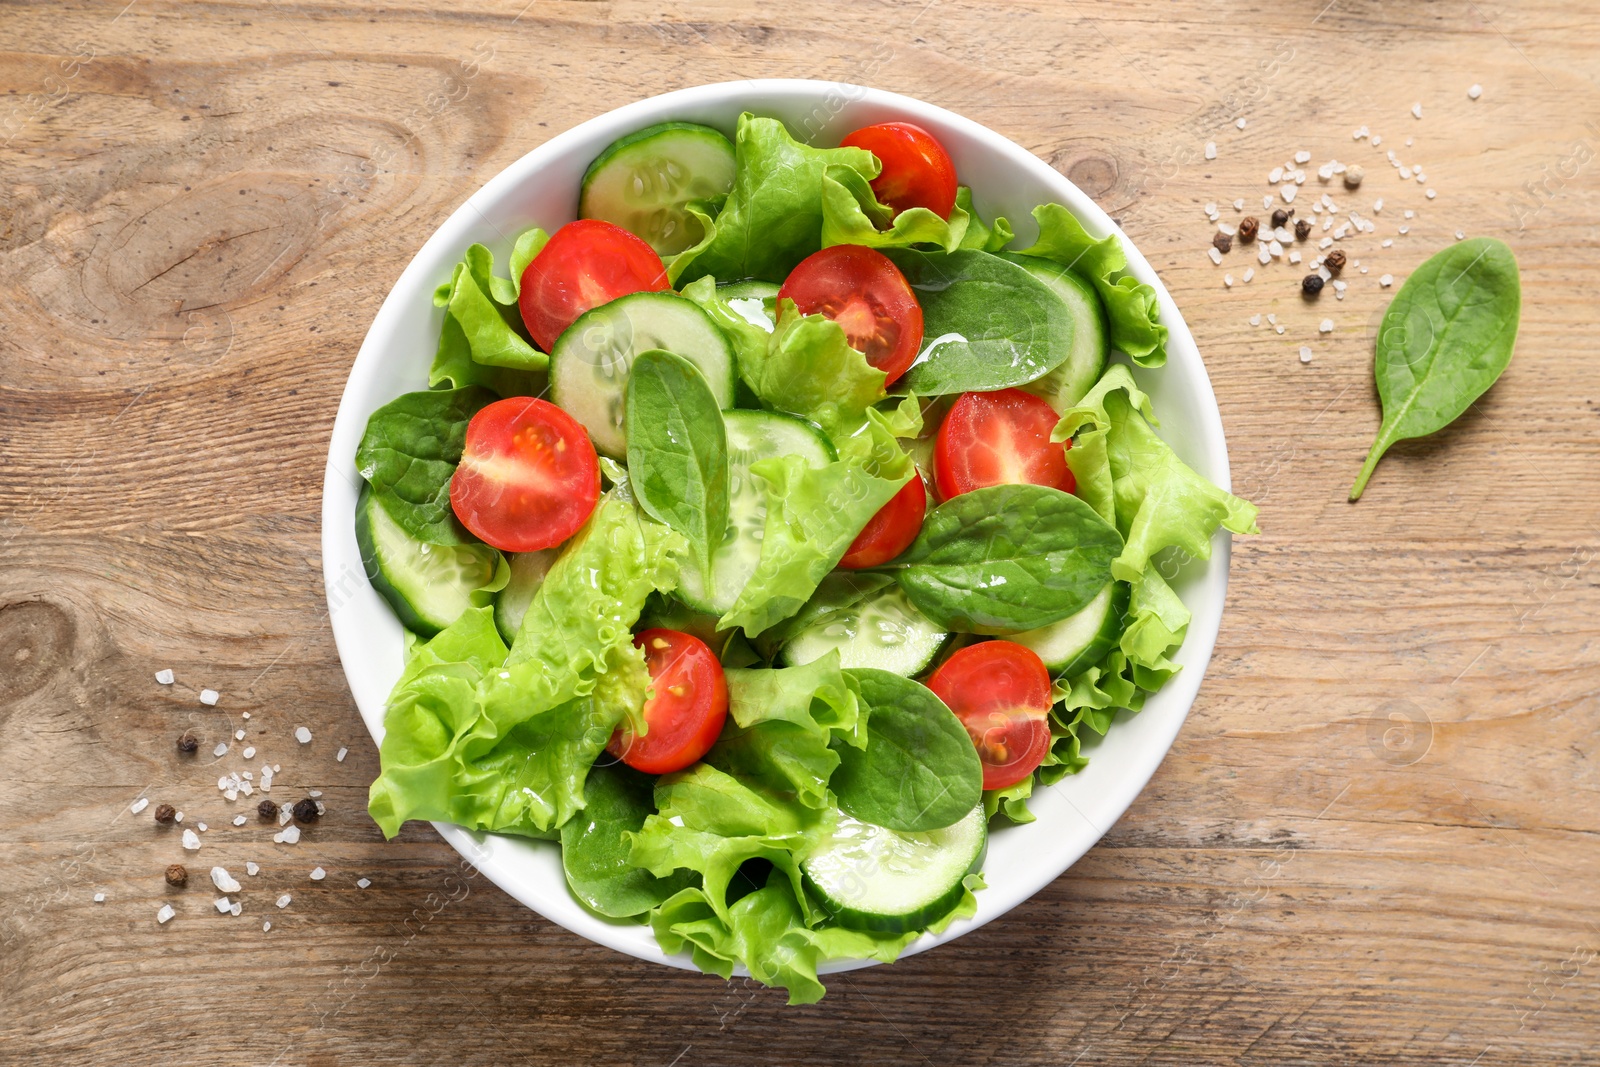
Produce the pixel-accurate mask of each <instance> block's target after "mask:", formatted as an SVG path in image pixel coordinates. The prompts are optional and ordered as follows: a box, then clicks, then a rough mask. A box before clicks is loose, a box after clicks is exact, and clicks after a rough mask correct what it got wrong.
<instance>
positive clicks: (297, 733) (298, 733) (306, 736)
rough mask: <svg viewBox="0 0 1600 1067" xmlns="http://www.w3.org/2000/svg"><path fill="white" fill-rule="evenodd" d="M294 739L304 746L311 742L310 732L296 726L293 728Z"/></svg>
mask: <svg viewBox="0 0 1600 1067" xmlns="http://www.w3.org/2000/svg"><path fill="white" fill-rule="evenodd" d="M294 739H295V740H296V741H298V742H300V743H301V744H302V745H304V744H306V743H308V742H309V741H310V740H311V731H310V730H308V729H306V728H305V727H304V726H296V727H295V728H294Z"/></svg>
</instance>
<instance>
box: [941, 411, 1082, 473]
mask: <svg viewBox="0 0 1600 1067" xmlns="http://www.w3.org/2000/svg"><path fill="white" fill-rule="evenodd" d="M1059 421H1060V416H1059V415H1057V414H1056V412H1055V409H1054V408H1052V407H1051V406H1050V405H1049V403H1048V402H1046V401H1045V400H1044V399H1043V398H1041V397H1037V396H1034V395H1033V394H1032V393H1025V392H1023V391H1022V390H1021V389H1000V390H997V391H996V392H993V393H963V394H962V395H961V398H960V399H958V400H957V401H956V402H955V404H954V405H952V406H951V408H950V412H949V414H947V415H946V416H945V418H944V422H943V423H942V424H941V425H940V426H939V436H938V438H937V440H936V441H935V443H934V450H933V482H934V487H935V488H936V489H938V491H939V497H940V499H942V500H949V499H950V498H951V497H956V496H960V495H961V494H962V493H970V492H972V491H973V490H974V489H983V488H987V487H988V486H991V485H1008V484H1011V485H1044V486H1049V487H1050V488H1052V489H1060V490H1061V491H1062V492H1064V493H1070V492H1072V491H1073V490H1074V489H1076V488H1077V484H1078V483H1077V481H1076V480H1075V479H1074V478H1073V477H1072V469H1071V468H1070V467H1068V466H1067V449H1068V448H1069V447H1071V442H1064V443H1061V444H1057V443H1055V442H1053V441H1051V440H1050V431H1052V430H1054V429H1055V427H1056V423H1057V422H1059Z"/></svg>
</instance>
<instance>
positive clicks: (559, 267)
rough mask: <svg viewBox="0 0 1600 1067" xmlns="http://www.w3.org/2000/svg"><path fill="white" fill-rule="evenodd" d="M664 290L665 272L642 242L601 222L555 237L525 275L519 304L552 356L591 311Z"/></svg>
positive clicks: (572, 226)
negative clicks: (567, 333) (561, 339)
mask: <svg viewBox="0 0 1600 1067" xmlns="http://www.w3.org/2000/svg"><path fill="white" fill-rule="evenodd" d="M666 288H669V284H668V282H667V268H666V267H664V266H662V265H661V257H660V256H658V255H656V251H655V249H653V248H651V247H650V246H649V245H648V244H646V243H645V242H644V239H643V238H640V237H636V236H634V235H633V234H631V233H629V232H628V231H627V230H624V229H623V228H622V227H621V226H613V225H612V224H611V223H609V222H601V221H600V220H599V219H579V220H578V221H577V222H569V223H567V224H566V225H565V226H563V227H561V229H559V230H557V231H556V232H555V233H553V234H551V235H550V240H549V241H548V242H547V243H546V244H545V246H544V248H542V249H540V251H539V254H538V255H537V256H534V257H533V262H531V263H529V264H528V267H527V269H526V270H524V271H523V272H522V289H521V293H520V295H519V296H518V297H517V304H518V306H519V307H520V308H521V309H522V321H523V323H524V324H525V325H526V326H527V327H528V332H529V333H530V334H532V335H533V341H534V344H536V345H538V346H539V347H540V348H542V349H544V350H545V351H546V352H548V351H550V346H551V345H553V344H555V343H556V338H557V337H560V336H561V331H562V330H565V329H566V328H567V327H568V326H571V325H572V323H573V321H574V320H575V319H577V317H578V316H579V315H582V314H583V313H584V312H585V311H588V310H589V309H590V308H594V307H599V306H600V305H601V304H604V303H608V302H609V301H612V300H615V299H616V298H617V297H619V296H627V295H628V294H629V293H644V292H650V293H657V292H660V291H661V290H663V289H666Z"/></svg>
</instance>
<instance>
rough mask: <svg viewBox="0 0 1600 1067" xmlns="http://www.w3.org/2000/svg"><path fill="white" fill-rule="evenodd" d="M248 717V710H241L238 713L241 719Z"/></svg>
mask: <svg viewBox="0 0 1600 1067" xmlns="http://www.w3.org/2000/svg"><path fill="white" fill-rule="evenodd" d="M249 717H250V713H249V712H248V711H241V712H240V713H239V718H241V719H248V718H249Z"/></svg>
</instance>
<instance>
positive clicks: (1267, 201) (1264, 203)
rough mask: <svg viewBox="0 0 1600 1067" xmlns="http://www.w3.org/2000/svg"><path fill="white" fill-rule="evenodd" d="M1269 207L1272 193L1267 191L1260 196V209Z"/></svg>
mask: <svg viewBox="0 0 1600 1067" xmlns="http://www.w3.org/2000/svg"><path fill="white" fill-rule="evenodd" d="M1270 207H1272V194H1271V193H1268V194H1267V195H1266V196H1263V197H1262V198H1261V209H1262V210H1263V211H1265V210H1267V209H1268V208H1270Z"/></svg>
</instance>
